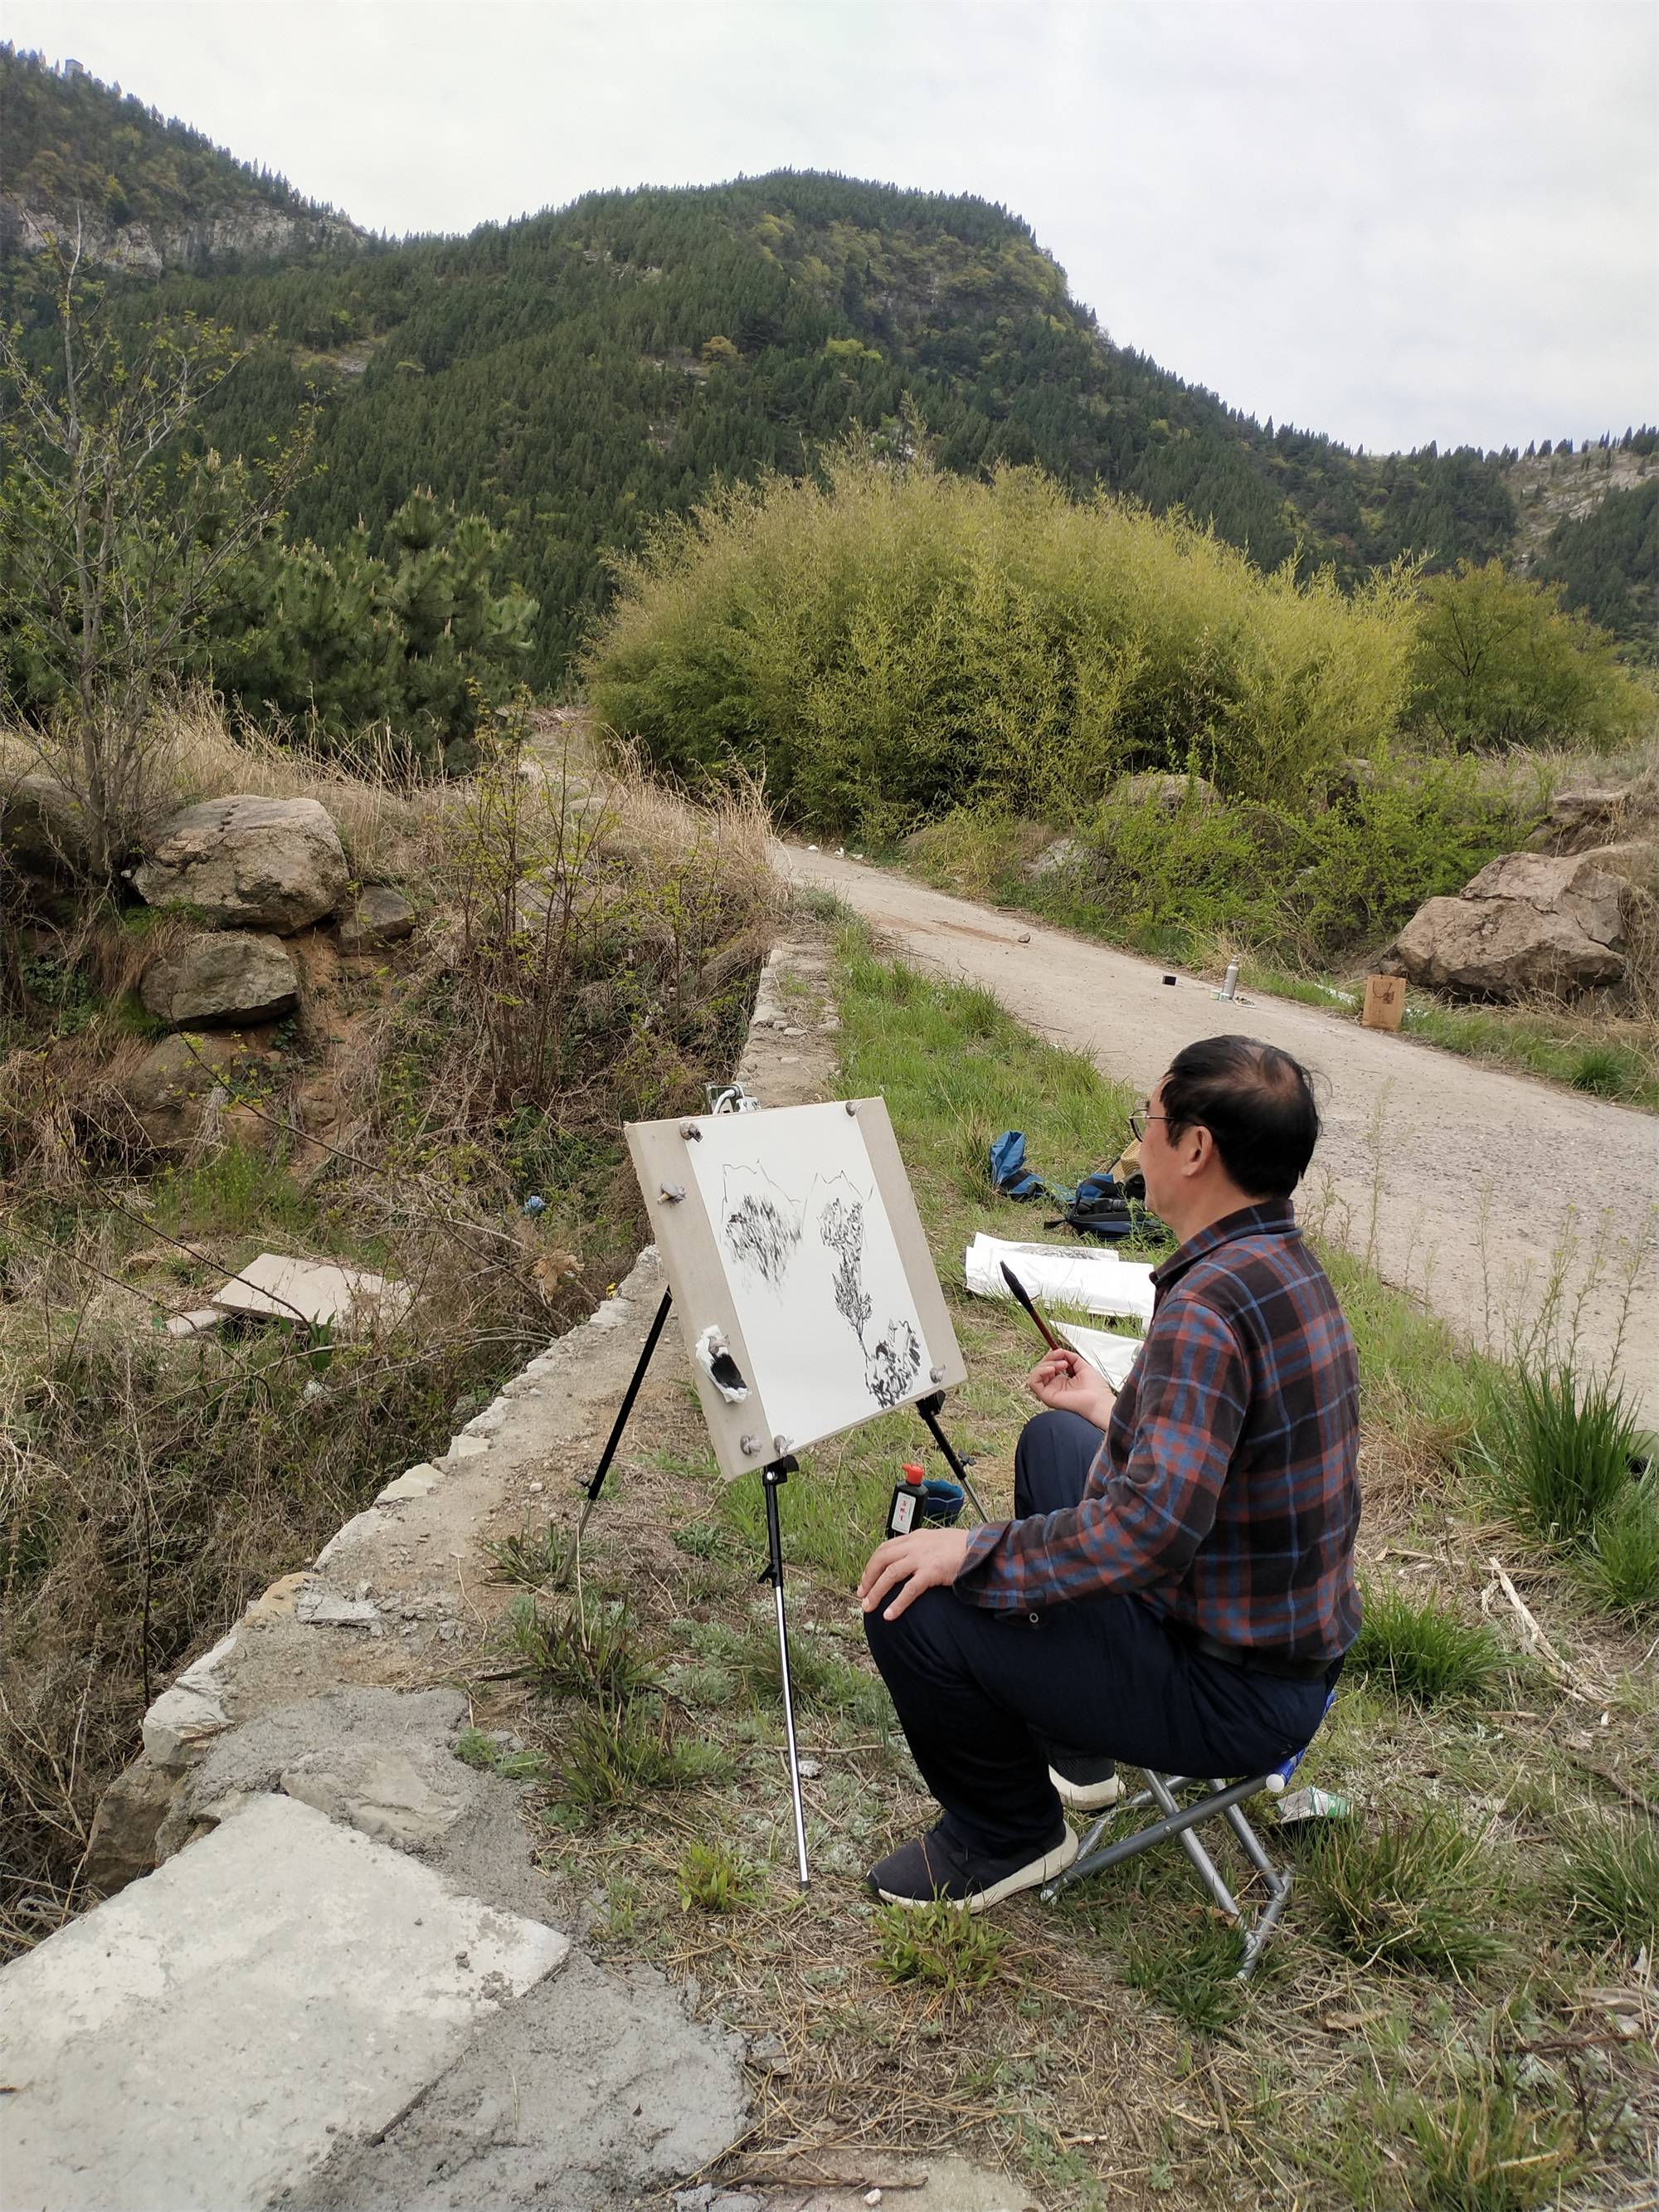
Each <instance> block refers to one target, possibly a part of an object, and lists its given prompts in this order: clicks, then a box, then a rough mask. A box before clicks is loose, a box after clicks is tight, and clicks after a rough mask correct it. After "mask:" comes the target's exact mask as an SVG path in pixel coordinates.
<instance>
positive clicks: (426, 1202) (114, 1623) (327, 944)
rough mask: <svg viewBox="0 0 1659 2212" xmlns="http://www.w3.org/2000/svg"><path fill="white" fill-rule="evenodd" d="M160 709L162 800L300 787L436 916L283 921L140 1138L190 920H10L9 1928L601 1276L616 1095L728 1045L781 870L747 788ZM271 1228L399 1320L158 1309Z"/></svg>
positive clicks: (1, 1470)
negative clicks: (150, 1763)
mask: <svg viewBox="0 0 1659 2212" xmlns="http://www.w3.org/2000/svg"><path fill="white" fill-rule="evenodd" d="M175 737H176V746H175V750H174V752H173V757H172V765H173V774H174V775H175V779H176V781H175V783H174V786H173V789H174V793H175V795H176V796H177V797H178V799H180V800H181V801H182V800H185V799H191V798H197V797H203V796H207V795H210V794H211V793H215V792H224V791H230V790H243V791H245V790H262V791H266V792H270V793H273V794H276V795H281V794H283V793H296V792H299V793H307V794H310V795H314V796H316V797H318V798H319V799H321V800H322V802H323V803H324V805H326V806H327V807H328V808H329V810H330V811H331V813H332V814H333V815H334V816H335V818H336V819H337V821H338V822H339V823H340V826H341V828H342V831H343V836H344V837H345V839H346V842H348V845H349V848H351V851H352V856H353V860H354V864H355V865H356V866H357V867H358V868H359V869H360V870H361V871H362V872H363V873H365V874H368V873H371V872H373V873H386V874H392V875H396V874H398V873H399V872H405V874H404V879H405V881H407V882H408V883H409V884H410V888H411V889H412V890H414V891H415V892H416V896H417V899H418V900H419V902H420V903H421V905H422V908H423V909H424V911H423V914H422V926H421V928H420V930H419V932H418V933H417V934H416V938H415V939H412V940H411V941H410V944H409V945H406V946H400V947H397V948H394V949H393V951H392V952H391V953H389V954H388V955H386V956H385V957H382V958H377V959H376V960H375V961H374V962H368V961H364V962H359V963H350V962H343V961H341V960H340V959H339V958H338V957H337V952H336V951H335V948H334V946H333V944H332V941H331V939H330V938H329V937H328V935H327V934H326V933H325V932H320V931H319V932H315V933H308V934H307V935H305V936H303V937H301V938H299V939H294V940H292V941H291V942H292V945H293V949H294V951H295V955H296V958H297V960H298V962H299V964H300V966H301V970H302V977H303V993H302V1006H301V1014H300V1017H299V1018H298V1019H297V1021H295V1022H294V1023H292V1024H285V1025H282V1026H280V1027H278V1028H268V1029H267V1030H265V1031H263V1032H260V1033H258V1034H257V1035H256V1036H253V1037H252V1038H251V1039H250V1040H249V1041H248V1042H250V1045H251V1047H252V1049H251V1051H250V1054H249V1055H248V1060H247V1063H246V1068H245V1069H243V1070H241V1071H240V1073H238V1074H237V1076H236V1077H235V1078H234V1079H233V1080H232V1081H231V1082H230V1093H231V1095H230V1097H229V1100H228V1103H227V1105H226V1107H225V1109H224V1111H223V1113H222V1116H221V1119H220V1121H219V1122H218V1124H217V1125H216V1126H214V1125H212V1124H211V1123H208V1124H204V1129H203V1133H202V1134H201V1136H200V1137H199V1138H198V1139H197V1142H196V1143H195V1144H194V1145H193V1146H191V1148H189V1149H188V1150H187V1151H185V1152H183V1153H181V1154H178V1155H175V1156H173V1158H170V1159H167V1160H163V1161H158V1160H156V1159H155V1158H147V1157H145V1155H144V1152H143V1147H141V1146H136V1145H135V1144H134V1143H132V1142H131V1136H132V1128H131V1116H130V1115H126V1116H125V1119H124V1109H122V1108H121V1106H120V1103H119V1102H120V1096H121V1088H122V1084H123V1081H124V1079H125V1077H126V1076H128V1075H130V1073H131V1070H132V1067H133V1066H134V1064H135V1063H136V1061H137V1059H138V1058H139V1057H141V1056H142V1054H143V1053H144V1052H145V1051H146V1050H148V1049H149V1044H150V1042H151V1037H152V1034H153V1032H152V1031H151V1030H146V1029H145V1027H144V1025H143V1023H142V1021H140V1022H137V1030H138V1033H137V1034H135V1016H134V1014H133V1010H132V1006H131V998H130V994H131V988H132V986H133V985H134V983H135V982H136V981H137V976H138V974H139V973H140V971H141V969H142V968H143V965H144V963H146V962H147V961H148V960H149V958H150V957H152V956H153V954H154V953H155V950H156V949H157V947H158V945H159V944H160V943H161V942H162V941H163V940H164V939H165V937H166V935H167V933H168V932H170V931H172V930H173V929H176V928H178V927H182V926H183V925H182V924H180V923H179V922H176V921H171V920H169V919H167V918H166V917H161V918H157V917H155V916H152V915H147V914H145V913H144V912H143V910H142V909H137V910H134V909H128V910H126V911H125V912H121V911H117V910H115V909H113V908H110V907H108V906H106V905H100V906H99V907H98V908H94V909H92V910H89V911H88V912H85V913H80V914H77V913H76V911H75V910H73V908H64V906H62V905H61V904H59V903H51V902H48V904H47V906H46V907H38V908H36V910H35V911H34V912H33V913H32V914H30V915H27V917H26V918H24V920H23V921H22V922H21V927H22V929H23V931H24V933H25V938H24V941H25V943H26V945H27V948H28V951H27V957H26V963H24V964H23V965H21V966H20V969H19V975H20V978H21V982H22V985H23V988H22V990H21V995H20V997H19V999H18V1000H17V1002H16V1004H15V1006H7V1007H6V1008H3V1009H0V1013H3V1014H4V1016H5V1018H6V1026H5V1028H4V1029H3V1030H0V1293H3V1296H0V1438H3V1439H4V1443H3V1445H0V1684H3V1693H0V1800H3V1805H4V1814H3V1818H4V1830H3V1839H0V1874H3V1877H4V1887H3V1893H0V1949H3V1948H8V1947H11V1946H16V1945H21V1944H26V1943H27V1942H33V1941H34V1940H37V1939H38V1937H39V1936H40V1935H41V1934H42V1933H44V1932H46V1931H47V1930H48V1929H50V1928H51V1927H52V1926H53V1925H55V1924H57V1923H58V1921H59V1920H60V1919H61V1918H62V1917H64V1916H65V1915H66V1914H67V1913H68V1912H70V1911H73V1910H75V1909H76V1908H77V1906H78V1905H79V1904H80V1903H81V1902H82V1889H81V1864H82V1855H83V1852H84V1849H85V1844H86V1838H87V1835H88V1828H89V1824H90V1820H91V1816H92V1812H93V1808H94V1804H95V1802H96V1799H97V1796H98V1795H99V1792H100V1790H101V1789H102V1788H103V1787H104V1786H105V1784H106V1783H107V1782H108V1781H109V1779H110V1778H112V1774H113V1773H114V1771H116V1770H117V1769H118V1767H119V1766H120V1765H122V1764H123V1763H125V1759H128V1758H129V1757H131V1755H132V1753H133V1752H134V1751H135V1750H136V1747H137V1721H138V1718H139V1717H140V1715H141V1714H142V1712H143V1707H144V1705H145V1703H146V1702H147V1700H148V1699H149V1698H150V1697H151V1696H152V1695H153V1694H154V1693H155V1691H156V1690H157V1689H158V1688H159V1687H160V1686H163V1685H164V1684H165V1683H166V1682H167V1680H169V1679H170V1678H171V1676H172V1675H173V1674H174V1673H175V1672H176V1671H177V1670H178V1668H179V1667H180V1666H181V1665H182V1664H183V1663H185V1661H186V1660H187V1659H188V1658H189V1657H190V1656H191V1653H192V1652H194V1651H196V1650H200V1649H201V1648H203V1646H204V1644H206V1643H208V1642H209V1641H210V1640H211V1639H212V1638H214V1637H215V1636H216V1635H217V1634H219V1633H220V1632H222V1630H223V1628H224V1627H225V1626H226V1625H227V1624H228V1621H229V1620H232V1619H234V1617H235V1615H236V1613H238V1612H239V1611H240V1607H241V1606H242V1605H243V1603H244V1602H245V1601H246V1599H247V1597H248V1596H249V1595H251V1594H252V1593H253V1592H255V1591H257V1590H258V1589H259V1588H261V1587H262V1586H263V1585H264V1583H268V1582H270V1580H271V1579H272V1578H274V1577H276V1575H279V1574H281V1573H283V1572H284V1571H287V1570H288V1569H289V1568H291V1567H292V1566H294V1565H296V1564H297V1563H298V1562H299V1561H301V1560H302V1559H307V1558H308V1557H310V1556H311V1555H312V1554H313V1553H314V1552H315V1550H316V1549H317V1548H318V1546H319V1543H320V1542H321V1541H323V1539H324V1538H325V1537H326V1536H327V1535H328V1534H331V1532H332V1531H333V1529H334V1528H337V1526H338V1525H339V1524H340V1523H341V1522H343V1521H344V1520H345V1519H347V1518H349V1516H350V1515H351V1514H352V1513H353V1512H355V1511H356V1510H358V1509H359V1508H360V1507H361V1505H362V1503H363V1502H364V1500H365V1498H367V1497H368V1496H369V1495H371V1494H372V1493H373V1492H374V1490H375V1489H377V1488H378V1487H380V1485H381V1484H382V1483H383V1482H384V1481H385V1480H386V1479H387V1478H388V1476H389V1475H390V1474H393V1473H395V1472H397V1470H398V1468H400V1467H402V1466H404V1465H406V1464H408V1463H409V1462H410V1460H412V1459H417V1458H420V1457H422V1456H424V1455H427V1454H428V1452H430V1451H431V1450H434V1449H441V1446H442V1444H443V1443H444V1441H445V1440H446V1439H447V1437H448V1436H449V1434H450V1433H451V1432H452V1430H453V1427H454V1426H455V1425H457V1423H458V1419H465V1416H466V1413H469V1412H471V1411H473V1410H476V1407H477V1403H481V1402H482V1401H483V1398H484V1397H487V1396H488V1395H489V1393H490V1392H491V1390H492V1389H494V1388H495V1386H496V1385H497V1384H498V1383H500V1382H501V1380H502V1379H503V1378H504V1377H505V1376H507V1375H508V1374H511V1373H512V1372H513V1371H515V1370H516V1369H517V1368H518V1367H519V1366H520V1364H522V1362H523V1360H524V1358H526V1356H528V1354H529V1352H531V1351H532V1350H533V1349H535V1348H538V1346H541V1345H542V1344H544V1343H545V1342H546V1340H547V1339H548V1337H549V1336H550V1335H551V1334H556V1332H557V1330H558V1329H559V1328H561V1327H562V1326H563V1325H565V1324H566V1323H568V1321H569V1320H571V1319H573V1318H574V1317H575V1316H577V1315H578V1314H580V1313H581V1312H583V1311H585V1310H587V1308H588V1307H589V1306H590V1305H591V1304H592V1303H593V1302H594V1300H595V1299H596V1298H597V1297H599V1295H601V1294H602V1293H603V1291H604V1288H605V1285H606V1283H607V1282H608V1281H610V1280H611V1279H613V1278H614V1277H615V1276H617V1275H618V1274H620V1273H622V1272H623V1267H625V1265H626V1261H627V1258H628V1256H629V1250H630V1249H631V1245H632V1243H633V1241H634V1239H635V1227H636V1217H637V1200H636V1195H635V1192H634V1190H633V1186H632V1182H631V1178H629V1176H627V1174H626V1170H625V1165H624V1155H623V1146H622V1142H621V1137H620V1128H619V1124H620V1121H621V1120H622V1119H623V1117H624V1116H625V1115H629V1114H631V1113H634V1112H637V1111H640V1110H649V1109H653V1108H654V1107H660V1109H661V1110H665V1111H667V1110H672V1109H674V1108H675V1107H684V1106H687V1105H693V1104H701V1103H702V1084H703V1082H704V1081H705V1080H707V1079H713V1078H715V1077H719V1078H722V1079H723V1078H724V1077H726V1075H727V1074H728V1073H729V1072H730V1067H731V1065H732V1054H733V1050H734V1048H735V1045H736V1042H737V1040H738V1037H739V1036H740V1034H741V1029H742V1023H743V1018H744V1012H745V1009H746V1004H747V998H748V994H749V992H750V988H751V987H752V982H753V977H754V973H755V970H756V968H757V964H758V960H759V957H760V955H761V952H762V951H763V948H764V945H765V942H766V939H767V932H768V927H769V918H770V916H771V915H772V913H773V911H774V907H775V899H776V896H777V890H776V886H775V882H774V879H773V878H772V877H771V874H770V872H769V867H768V866H767V865H766V861H765V852H764V835H765V832H764V819H763V816H762V815H761V813H760V811H759V810H758V809H757V808H756V807H754V806H753V805H748V804H746V803H744V802H742V801H738V800H733V801H730V802H728V803H726V805H724V806H723V807H721V808H720V809H717V810H715V811H712V812H708V813H699V812H698V811H696V810H694V809H692V808H690V807H689V806H686V805H683V804H682V803H681V802H679V801H677V800H672V799H662V798H660V797H659V796H658V795H656V794H653V793H650V792H649V791H648V790H647V789H646V788H645V787H643V786H642V785H641V782H640V781H639V780H638V779H637V778H636V777H631V776H629V775H625V774H622V773H613V774H611V775H609V776H608V777H606V778H605V779H604V781H602V782H599V781H595V783H594V785H593V788H592V795H591V797H585V796H584V794H582V793H580V792H579V791H577V790H576V789H575V787H574V780H572V779H567V778H566V777H565V776H564V775H562V774H561V775H556V776H549V775H545V774H544V773H539V772H538V773H533V774H530V775H520V773H519V772H518V769H517V766H516V763H513V762H512V761H509V760H503V761H501V762H499V763H496V764H495V766H494V767H493V768H492V769H489V771H487V772H486V773H485V774H483V775H481V776H480V777H478V778H477V779H476V780H475V781H472V782H471V783H469V784H465V785H462V784H455V785H447V786H438V787H432V788H430V789H427V790H423V791H420V792H417V793H410V794H400V793H387V792H384V791H381V790H379V789H377V788H375V787H372V786H369V785H366V784H364V783H362V782H361V781H359V780H357V779H355V778H349V777H346V776H343V775H340V774H339V773H337V772H336V771H334V770H332V769H328V768H326V766H325V764H319V763H310V762H299V761H295V760H293V759H291V758H289V757H285V756H283V755H282V754H281V753H280V752H278V751H277V750H275V749H274V748H270V747H269V746H263V745H260V746H249V745H246V744H242V743H240V741H238V740H235V739H233V738H231V737H230V736H228V734H227V732H226V731H225V728H224V726H223V724H222V721H220V720H219V719H218V718H217V717H216V715H215V714H212V713H210V711H208V710H207V709H206V708H204V707H203V706H202V705H201V702H196V705H195V707H194V708H191V711H190V712H188V713H182V712H181V715H180V718H179V721H178V723H177V725H176V727H175ZM526 879H531V880H532V881H533V882H534V884H536V886H537V890H538V897H539V899H540V900H541V902H542V903H541V904H540V905H539V906H538V908H537V910H536V913H535V914H534V915H533V916H531V917H529V918H528V920H526V917H525V916H524V915H522V914H520V913H518V912H516V911H515V909H516V908H517V907H518V902H519V897H520V889H521V885H522V884H523V883H524V881H525V880H526ZM529 1191H536V1192H538V1193H539V1194H542V1195H543V1197H544V1200H545V1201H546V1210H545V1211H544V1212H543V1213H542V1214H541V1215H540V1216H539V1217H538V1218H536V1219H535V1220H534V1221H532V1220H530V1219H527V1218H526V1217H525V1216H524V1214H523V1212H521V1206H522V1201H523V1200H524V1198H525V1195H526V1193H527V1192H529ZM272 1245H275V1246H276V1247H278V1248H279V1249H283V1250H285V1251H289V1252H293V1253H295V1254H296V1255H301V1256H314V1257H319V1258H333V1257H337V1258H341V1259H344V1260H347V1261H352V1262H355V1263H357V1264H361V1265H366V1266H368V1267H372V1268H374V1269H375V1270H376V1271H378V1272H383V1273H390V1274H392V1275H393V1276H395V1277H397V1278H398V1279H400V1280H402V1281H404V1282H407V1283H408V1284H410V1285H411V1287H412V1289H413V1291H414V1292H415V1297H414V1300H413V1303H412V1305H411V1307H410V1313H409V1315H408V1317H407V1319H406V1320H405V1321H404V1322H402V1323H400V1324H399V1326H398V1328H396V1329H394V1330H392V1331H391V1332H389V1333H388V1334H385V1335H384V1336H382V1337H380V1338H378V1339H372V1340H368V1341H365V1342H362V1343H358V1342H353V1343H352V1344H349V1345H342V1346H332V1345H330V1344H326V1343H325V1344H316V1343H313V1342H311V1341H310V1340H307V1339H303V1338H302V1339H301V1340H299V1341H297V1342H296V1341H295V1340H292V1339H291V1338H290V1336H289V1334H288V1332H287V1331H285V1330H283V1329H281V1328H276V1329H274V1330H267V1331H258V1330H256V1331H254V1332H252V1333H250V1334H234V1333H227V1334H224V1335H222V1336H220V1335H216V1336H214V1337H211V1338H209V1339H204V1340H197V1341H192V1342H189V1343H185V1344H178V1343H175V1342H173V1341H172V1340H169V1339H167V1337H166V1336H165V1335H163V1334H158V1331H159V1329H160V1326H161V1322H162V1321H163V1320H164V1319H165V1317H166V1316H167V1314H168V1313H170V1312H176V1311H180V1310H185V1309H187V1308H188V1307H190V1306H192V1305H197V1304H201V1303H202V1299H203V1296H204V1292H205V1291H207V1290H208V1289H209V1288H210V1286H211V1285H213V1284H214V1283H215V1282H216V1280H218V1279H222V1277H223V1275H224V1274H226V1273H234V1271H235V1269H236V1268H237V1267H240V1266H242V1265H244V1264H246V1261H248V1260H249V1259H250V1258H251V1257H252V1255H253V1254H254V1253H255V1252H256V1251H258V1250H259V1249H262V1248H266V1247H270V1246H272Z"/></svg>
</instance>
